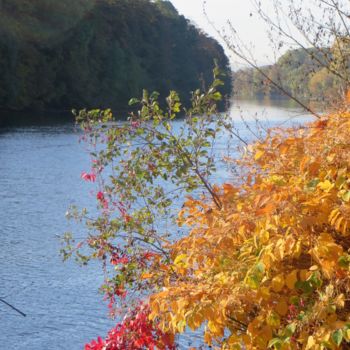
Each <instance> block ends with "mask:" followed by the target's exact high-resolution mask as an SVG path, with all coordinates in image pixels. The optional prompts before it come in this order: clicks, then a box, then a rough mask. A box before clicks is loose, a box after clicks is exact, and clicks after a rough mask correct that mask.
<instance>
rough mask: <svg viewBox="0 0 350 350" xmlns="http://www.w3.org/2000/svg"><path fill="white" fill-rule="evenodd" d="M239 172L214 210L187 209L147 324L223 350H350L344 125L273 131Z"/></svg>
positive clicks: (349, 207)
mask: <svg viewBox="0 0 350 350" xmlns="http://www.w3.org/2000/svg"><path fill="white" fill-rule="evenodd" d="M238 164H239V166H240V167H241V169H242V174H244V178H243V176H242V179H241V181H239V182H237V184H236V185H231V184H225V185H223V186H222V187H220V188H219V187H217V188H216V189H215V191H216V194H217V195H218V196H219V198H220V201H221V203H222V206H221V208H219V207H218V206H215V205H214V204H213V205H212V204H211V203H210V202H209V201H208V200H205V199H203V200H195V199H193V198H188V200H187V202H186V203H185V206H184V209H183V210H182V211H181V213H180V216H179V223H180V224H183V225H188V226H189V227H190V233H189V235H188V236H186V237H184V238H183V239H181V240H179V241H177V242H176V243H175V244H174V245H173V246H172V249H171V257H172V259H171V263H170V266H168V268H167V269H164V270H163V271H161V272H158V274H157V278H158V279H161V281H162V285H163V286H164V288H163V290H162V291H160V292H158V293H156V294H154V295H153V296H151V298H150V305H151V310H152V312H151V316H150V317H151V318H153V319H156V320H157V322H159V324H160V326H161V328H162V329H163V330H164V331H166V332H172V333H175V334H177V333H181V332H183V331H184V330H185V329H186V328H187V327H189V328H190V329H192V330H196V329H201V327H203V329H204V335H203V336H204V340H205V342H206V343H207V344H211V345H213V346H214V347H218V348H222V349H268V348H272V349H305V350H307V349H349V348H350V253H349V251H350V113H349V112H347V111H341V112H338V113H335V114H332V115H329V116H328V117H323V118H322V119H320V120H318V121H315V122H312V123H309V124H307V125H305V126H304V127H302V128H299V129H292V128H291V129H284V130H276V129H275V130H271V131H270V132H269V133H268V135H267V137H266V139H265V141H264V142H259V143H256V144H255V145H252V146H250V147H248V148H247V149H246V152H245V154H244V155H243V157H242V159H241V160H240V161H238ZM158 281H159V280H158Z"/></svg>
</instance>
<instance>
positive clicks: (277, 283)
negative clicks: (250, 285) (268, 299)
mask: <svg viewBox="0 0 350 350" xmlns="http://www.w3.org/2000/svg"><path fill="white" fill-rule="evenodd" d="M283 286H284V277H283V275H282V274H280V275H277V276H275V277H274V278H273V279H272V282H271V287H272V290H273V291H274V292H276V293H278V292H280V291H281V290H282V288H283Z"/></svg>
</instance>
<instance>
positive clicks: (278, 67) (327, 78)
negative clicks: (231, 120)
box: [234, 47, 348, 100]
mask: <svg viewBox="0 0 350 350" xmlns="http://www.w3.org/2000/svg"><path fill="white" fill-rule="evenodd" d="M342 49H344V47H343V48H342ZM340 64H341V65H342V66H343V65H344V62H343V60H342V63H340V60H339V59H338V58H337V51H336V50H335V49H334V47H333V48H332V49H328V48H324V49H322V50H319V49H308V50H304V49H297V50H290V51H288V52H286V53H285V54H284V55H282V56H281V57H280V58H279V59H278V61H277V62H276V63H275V64H273V65H268V66H264V67H261V69H262V70H263V72H264V73H265V74H266V75H267V76H268V77H269V78H271V80H273V81H275V82H276V83H277V84H278V85H279V86H281V87H282V88H283V89H284V90H285V91H287V92H288V93H289V94H291V95H293V96H295V97H297V98H299V99H303V100H325V99H336V98H337V97H338V96H340V94H341V93H342V91H340V90H341V89H342V84H341V82H340V81H339V79H337V77H336V76H335V75H333V74H332V73H331V72H330V69H332V66H331V65H333V69H334V70H336V71H338V72H341V69H340V68H339V67H336V65H340ZM346 64H348V63H346ZM234 93H235V95H237V96H240V97H249V98H251V97H271V98H278V97H281V96H284V95H283V93H282V92H281V90H280V89H278V88H276V87H275V86H274V85H273V84H271V82H269V80H268V79H266V78H264V77H263V76H262V75H261V74H260V73H259V72H258V71H257V70H256V69H253V68H251V69H250V68H249V69H242V70H239V71H237V72H235V74H234Z"/></svg>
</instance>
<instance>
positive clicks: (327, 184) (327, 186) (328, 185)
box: [317, 180, 334, 192]
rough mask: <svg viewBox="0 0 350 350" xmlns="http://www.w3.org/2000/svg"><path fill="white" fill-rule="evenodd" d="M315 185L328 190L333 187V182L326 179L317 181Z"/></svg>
mask: <svg viewBox="0 0 350 350" xmlns="http://www.w3.org/2000/svg"><path fill="white" fill-rule="evenodd" d="M317 187H318V188H320V189H321V190H322V191H325V192H329V191H330V190H331V189H332V188H333V187H334V184H332V183H331V182H330V181H329V180H326V181H323V182H320V183H318V185H317Z"/></svg>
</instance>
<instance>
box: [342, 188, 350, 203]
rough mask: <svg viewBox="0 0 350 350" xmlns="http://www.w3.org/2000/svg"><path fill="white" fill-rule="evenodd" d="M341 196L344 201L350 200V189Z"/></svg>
mask: <svg viewBox="0 0 350 350" xmlns="http://www.w3.org/2000/svg"><path fill="white" fill-rule="evenodd" d="M341 198H342V200H343V201H344V202H349V201H350V191H347V192H345V193H344V194H343V195H342V197H341Z"/></svg>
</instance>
